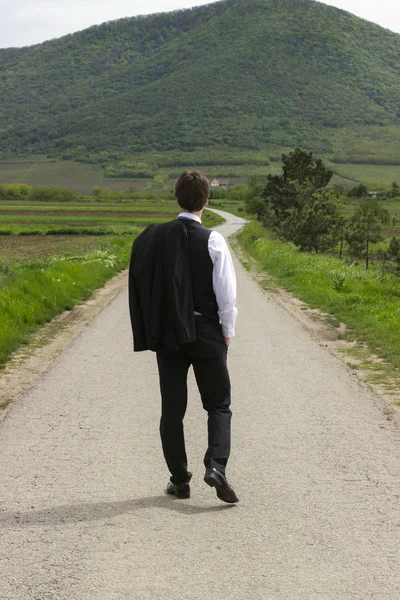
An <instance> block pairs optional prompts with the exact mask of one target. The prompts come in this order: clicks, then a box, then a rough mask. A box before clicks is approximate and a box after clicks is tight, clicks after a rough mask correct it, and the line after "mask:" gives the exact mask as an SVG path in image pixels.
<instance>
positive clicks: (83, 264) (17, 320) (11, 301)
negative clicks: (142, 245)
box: [0, 200, 222, 368]
mask: <svg viewBox="0 0 400 600" xmlns="http://www.w3.org/2000/svg"><path fill="white" fill-rule="evenodd" d="M178 209H179V207H178V206H177V204H176V202H175V201H172V200H171V201H164V202H159V203H158V204H157V203H155V204H153V203H149V202H148V201H147V202H146V201H137V202H132V201H131V202H129V201H127V202H118V203H106V202H101V203H96V202H90V201H89V202H84V201H82V202H81V203H75V204H68V203H60V204H55V203H49V202H42V203H30V204H27V203H25V204H22V203H21V202H19V203H18V202H15V201H4V202H2V203H1V204H0V315H1V318H0V368H1V367H2V366H3V365H4V363H5V362H6V361H7V360H8V358H9V357H10V354H11V353H12V352H13V351H15V350H16V349H17V348H18V347H19V346H20V345H21V344H24V343H26V342H28V341H29V336H30V334H31V333H32V332H34V331H35V330H36V329H37V328H38V327H40V326H41V325H42V324H43V323H45V322H47V321H49V320H51V319H52V318H53V317H54V316H56V315H57V314H58V313H60V312H62V311H64V310H68V309H71V308H73V307H74V306H75V304H76V303H78V302H80V301H82V300H84V299H85V298H88V297H89V296H90V294H91V293H92V292H93V291H94V290H95V289H97V288H98V287H101V286H102V285H104V284H105V282H106V281H107V280H108V279H110V277H112V276H113V275H115V273H117V272H118V271H120V270H121V269H124V268H126V267H127V266H128V261H129V255H130V248H131V245H132V242H133V240H134V239H135V236H136V235H137V234H138V233H140V231H141V230H142V229H143V227H144V226H145V225H147V224H148V223H161V222H164V221H167V220H171V219H173V218H174V217H175V216H176V215H177V213H178ZM203 222H204V223H205V224H206V225H208V226H213V225H216V224H218V223H220V222H222V219H221V218H220V217H218V216H217V215H215V214H213V213H211V212H208V211H206V213H205V215H204V218H203Z"/></svg>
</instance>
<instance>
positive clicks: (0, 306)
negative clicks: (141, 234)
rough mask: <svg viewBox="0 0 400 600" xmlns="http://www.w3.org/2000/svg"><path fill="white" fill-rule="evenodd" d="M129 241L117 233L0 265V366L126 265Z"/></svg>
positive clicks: (130, 240) (130, 242)
mask: <svg viewBox="0 0 400 600" xmlns="http://www.w3.org/2000/svg"><path fill="white" fill-rule="evenodd" d="M131 245H132V238H130V239H129V240H128V239H123V238H120V239H115V240H112V241H110V242H108V243H106V244H104V245H103V246H102V247H101V249H98V250H93V251H91V252H88V253H85V254H77V255H74V254H67V255H61V256H60V255H59V256H55V257H52V258H49V259H47V260H41V261H30V262H23V263H20V264H15V265H11V266H6V265H1V264H0V315H1V317H0V367H3V366H4V363H5V362H6V360H7V359H8V358H9V356H10V354H11V353H12V352H14V351H15V350H16V349H17V348H18V347H19V346H20V345H21V344H24V343H26V342H28V340H29V335H30V334H31V333H33V332H34V331H35V330H37V329H38V328H39V327H40V326H41V325H43V324H44V323H46V322H48V321H50V320H51V319H52V318H54V317H55V316H56V315H57V314H59V313H61V312H62V311H64V310H70V309H72V308H73V307H74V306H75V305H76V304H77V303H78V302H80V301H82V300H85V299H87V298H89V296H90V295H91V294H92V293H93V292H94V291H95V290H96V289H97V288H99V287H101V286H102V285H104V284H105V283H106V281H107V280H108V279H110V278H111V277H112V276H113V275H115V274H116V273H117V272H119V271H121V270H122V269H124V268H126V267H127V265H128V261H129V255H130V250H131Z"/></svg>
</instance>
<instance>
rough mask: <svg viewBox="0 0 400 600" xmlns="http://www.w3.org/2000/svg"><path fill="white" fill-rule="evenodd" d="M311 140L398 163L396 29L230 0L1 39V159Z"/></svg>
mask: <svg viewBox="0 0 400 600" xmlns="http://www.w3.org/2000/svg"><path fill="white" fill-rule="evenodd" d="M296 145H299V146H302V147H306V148H310V149H313V150H314V151H316V152H318V153H320V154H324V155H326V156H329V157H330V158H331V160H333V161H336V162H338V163H343V162H348V161H354V162H371V161H374V162H378V163H379V162H383V163H393V164H396V163H397V164H399V163H400V36H399V35H398V34H394V33H391V32H390V31H387V30H385V29H382V28H381V27H379V26H377V25H374V24H372V23H369V22H367V21H364V20H362V19H359V18H357V17H355V16H353V15H351V14H349V13H347V12H345V11H342V10H338V9H336V8H333V7H329V6H326V5H324V4H320V3H318V2H314V1H311V0H224V1H222V2H217V3H215V4H211V5H206V6H202V7H199V8H195V9H191V10H184V11H177V12H172V13H166V14H157V15H150V16H147V17H138V18H129V19H122V20H117V21H113V22H109V23H105V24H103V25H100V26H95V27H91V28H89V29H87V30H85V31H82V32H79V33H76V34H73V35H68V36H66V37H63V38H61V39H58V40H52V41H49V42H45V43H43V44H39V45H36V46H32V47H27V48H21V49H15V48H11V49H5V50H0V156H1V157H3V158H9V157H18V156H27V155H28V156H29V155H39V154H40V155H47V156H54V157H63V158H68V159H78V160H89V161H93V162H98V163H106V164H107V163H109V162H110V161H115V160H120V159H122V158H123V157H124V156H126V155H129V154H135V153H137V152H151V151H166V150H174V149H179V150H181V151H182V150H183V151H185V152H187V151H192V150H194V149H196V148H202V147H203V148H204V147H210V149H211V148H212V147H214V146H215V147H217V148H221V147H225V148H226V149H228V148H237V149H238V148H239V149H250V150H257V149H264V148H288V147H293V146H296Z"/></svg>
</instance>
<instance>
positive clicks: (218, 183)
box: [211, 179, 233, 187]
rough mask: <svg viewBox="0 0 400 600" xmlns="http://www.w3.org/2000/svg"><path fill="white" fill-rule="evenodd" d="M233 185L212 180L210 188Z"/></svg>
mask: <svg viewBox="0 0 400 600" xmlns="http://www.w3.org/2000/svg"><path fill="white" fill-rule="evenodd" d="M232 186H233V183H230V182H229V181H219V180H218V179H213V180H212V182H211V187H232Z"/></svg>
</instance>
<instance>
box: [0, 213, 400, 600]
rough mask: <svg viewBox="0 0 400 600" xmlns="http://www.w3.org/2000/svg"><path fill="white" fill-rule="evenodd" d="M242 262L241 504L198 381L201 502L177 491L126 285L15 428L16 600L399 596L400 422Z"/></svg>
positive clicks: (21, 412)
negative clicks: (211, 435) (218, 478)
mask: <svg viewBox="0 0 400 600" xmlns="http://www.w3.org/2000/svg"><path fill="white" fill-rule="evenodd" d="M231 220H232V221H235V219H231ZM237 227H238V225H236V224H234V223H230V224H226V225H224V226H222V227H221V228H220V231H222V232H223V233H225V234H226V233H228V234H229V233H231V232H233V231H234V230H235V228H237ZM236 267H237V273H238V284H239V302H238V307H239V320H238V327H237V337H236V339H235V340H234V342H233V343H232V345H231V348H230V350H229V362H230V369H231V374H232V382H233V410H234V421H233V442H234V443H233V454H232V458H231V462H230V468H229V471H228V472H229V476H230V478H231V480H232V482H233V483H234V484H235V487H236V488H237V492H238V494H239V496H240V500H241V501H240V503H239V504H238V505H237V506H234V507H230V506H227V505H223V504H222V503H220V502H219V501H218V500H217V498H216V497H215V496H214V491H213V490H211V489H210V488H208V487H207V486H206V485H205V484H204V483H203V481H202V476H203V467H202V455H203V451H204V446H205V440H206V420H205V415H204V414H203V412H202V408H201V405H200V401H199V398H198V396H197V392H196V390H195V386H194V381H193V379H191V384H190V391H191V402H190V408H189V411H188V415H187V419H186V432H187V438H188V452H189V457H190V461H191V462H190V468H191V470H192V471H193V472H194V478H193V485H192V498H191V499H190V500H189V501H178V500H176V499H172V498H170V497H167V496H165V495H164V494H163V488H164V486H165V484H166V482H167V479H168V475H167V472H166V469H165V466H164V463H163V459H162V456H161V451H160V443H159V438H158V418H159V396H158V389H157V375H156V368H155V359H154V355H152V354H151V353H142V354H137V355H133V353H132V351H131V334H130V327H129V323H128V315H127V294H126V291H123V292H121V293H120V294H119V295H118V296H117V297H116V298H115V300H114V301H113V302H112V303H111V305H110V306H108V307H107V308H106V309H104V310H103V311H102V312H101V313H100V314H99V315H98V316H97V317H96V318H95V319H94V320H93V321H92V322H91V324H90V326H89V327H87V328H85V330H84V331H83V333H82V334H81V335H80V336H79V337H78V338H77V339H76V340H75V342H74V343H73V344H72V345H71V346H70V347H69V348H67V350H65V351H64V352H63V353H62V354H61V355H60V356H59V357H58V358H57V359H56V360H55V362H54V364H53V366H52V367H51V369H50V370H49V371H48V372H47V373H46V375H45V376H44V377H43V378H42V379H41V380H40V382H39V383H38V384H37V385H36V386H35V387H34V388H33V389H31V391H30V392H29V393H27V394H26V395H25V396H24V397H23V398H21V399H20V401H19V402H17V404H16V406H15V407H14V408H13V409H12V411H11V413H10V414H9V416H8V418H7V419H6V421H5V422H4V423H2V424H1V426H0V484H1V485H0V494H1V496H0V598H1V600H48V599H49V600H50V599H51V600H114V599H115V600H123V599H125V598H127V599H128V598H129V599H131V600H169V599H170V598H174V599H175V600H200V599H201V600H209V599H211V598H218V599H219V600H250V599H255V600H350V599H354V600H367V599H369V598H373V599H382V600H399V598H400V573H399V558H400V556H399V538H400V504H399V494H400V477H399V476H400V466H399V450H400V433H399V430H398V429H397V428H396V426H395V425H393V423H391V422H389V421H388V420H387V419H386V418H385V416H384V415H383V412H382V410H381V408H380V406H379V402H378V401H377V399H376V398H375V396H374V395H373V394H372V393H370V392H369V391H368V390H366V388H365V387H363V386H362V385H360V384H359V383H358V382H357V380H356V378H355V377H354V376H353V375H352V373H351V372H350V371H349V370H348V369H347V368H346V367H345V366H344V364H342V363H341V362H340V361H339V360H337V359H336V358H334V357H333V356H332V355H331V354H330V353H329V352H328V351H327V350H326V348H322V347H320V346H319V344H318V342H317V341H315V340H314V339H312V337H311V336H310V334H309V333H308V332H307V331H306V330H305V329H303V327H302V326H301V325H300V324H299V323H298V322H297V321H296V320H294V319H293V318H292V317H291V316H289V315H288V314H287V313H286V312H285V311H284V309H283V308H281V307H280V306H278V305H277V304H276V303H274V301H273V299H271V298H269V297H268V296H266V295H265V294H263V293H262V292H261V291H260V290H259V289H258V288H257V286H256V284H255V283H254V282H253V281H252V280H251V279H250V278H249V276H248V275H247V273H246V272H245V271H244V269H243V268H242V267H241V266H240V265H239V264H238V262H237V261H236Z"/></svg>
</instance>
